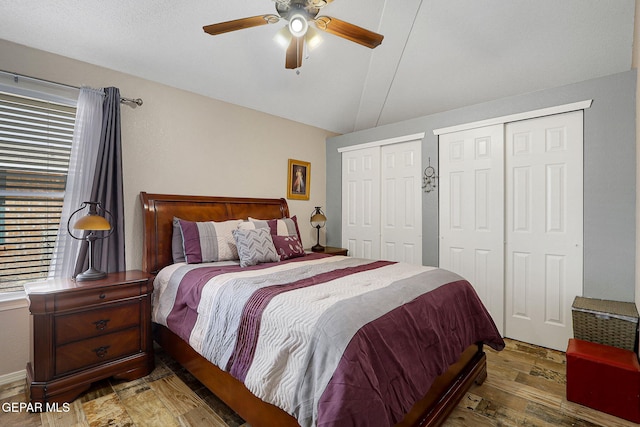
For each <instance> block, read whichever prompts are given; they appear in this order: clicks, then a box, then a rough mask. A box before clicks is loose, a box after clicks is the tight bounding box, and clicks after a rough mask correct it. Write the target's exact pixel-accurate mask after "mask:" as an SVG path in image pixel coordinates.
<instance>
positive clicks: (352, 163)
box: [342, 147, 380, 259]
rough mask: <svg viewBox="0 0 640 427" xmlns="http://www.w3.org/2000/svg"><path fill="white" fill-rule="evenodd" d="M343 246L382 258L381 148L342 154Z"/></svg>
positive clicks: (354, 253)
mask: <svg viewBox="0 0 640 427" xmlns="http://www.w3.org/2000/svg"><path fill="white" fill-rule="evenodd" d="M342 246H343V247H345V248H347V249H349V255H351V256H354V257H357V258H368V259H379V258H380V147H372V148H363V149H360V150H355V151H347V152H344V153H342Z"/></svg>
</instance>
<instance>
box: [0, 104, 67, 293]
mask: <svg viewBox="0 0 640 427" xmlns="http://www.w3.org/2000/svg"><path fill="white" fill-rule="evenodd" d="M75 113H76V108H75V107H72V106H68V105H63V104H57V103H54V102H48V101H42V100H37V99H32V98H26V97H21V96H16V95H12V94H8V93H5V92H0V292H7V291H17V290H21V289H22V285H23V284H24V283H25V282H27V281H31V280H34V279H39V278H43V277H46V276H47V274H48V270H49V264H50V262H51V255H52V253H53V249H54V245H55V239H56V235H57V231H58V227H59V226H60V213H61V212H62V202H63V199H64V190H65V185H66V180H67V173H68V170H69V157H70V154H71V144H72V140H73V128H74V124H75Z"/></svg>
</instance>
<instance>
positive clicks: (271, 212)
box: [140, 192, 487, 427]
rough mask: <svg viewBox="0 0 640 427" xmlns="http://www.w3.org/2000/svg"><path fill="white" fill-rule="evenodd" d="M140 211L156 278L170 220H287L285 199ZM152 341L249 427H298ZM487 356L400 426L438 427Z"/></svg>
mask: <svg viewBox="0 0 640 427" xmlns="http://www.w3.org/2000/svg"><path fill="white" fill-rule="evenodd" d="M140 198H141V202H142V205H143V211H144V212H143V218H144V244H143V251H144V252H143V260H142V269H143V270H144V271H145V272H147V273H150V274H153V275H155V274H157V273H158V271H159V270H160V269H162V268H163V267H165V266H167V265H169V264H171V263H172V262H173V261H172V251H171V240H172V232H173V225H172V224H173V218H174V217H179V218H182V219H186V220H190V221H205V220H214V221H224V220H228V219H238V218H242V219H246V218H248V217H249V216H251V217H254V218H283V217H287V216H289V208H288V206H287V202H286V200H285V199H259V198H237V197H205V196H185V195H167V194H149V193H145V192H142V193H140ZM154 326H155V333H154V338H155V340H156V341H157V342H158V344H159V345H160V346H161V347H162V348H163V349H164V350H165V351H166V352H167V353H168V354H169V355H170V356H171V357H173V358H174V359H175V360H176V361H177V362H179V363H180V364H181V365H182V366H184V367H185V368H186V369H187V370H188V371H189V372H191V374H193V375H194V376H195V377H196V378H197V379H198V380H199V381H200V382H201V383H202V384H204V385H205V386H206V387H207V388H209V389H210V390H211V391H212V392H213V393H214V394H215V395H216V396H218V397H219V398H220V399H221V400H222V401H224V402H225V403H226V404H227V405H228V406H229V407H230V408H232V409H233V410H234V411H235V412H237V413H238V415H240V416H241V417H242V418H244V419H245V420H246V421H247V422H248V423H249V424H251V425H252V426H253V427H261V426H265V427H268V426H278V427H285V426H298V423H297V421H296V419H295V418H293V417H292V416H291V415H289V414H287V413H286V412H284V411H283V410H282V409H280V408H278V407H276V406H274V405H271V404H269V403H266V402H264V401H262V400H260V399H258V398H257V397H256V396H254V395H253V394H251V392H249V390H248V389H247V388H246V387H245V386H244V385H243V384H242V383H241V382H239V381H238V380H236V379H235V378H234V377H232V376H231V375H230V374H228V373H226V372H224V371H222V370H221V369H219V368H218V367H216V366H215V365H213V364H212V363H210V362H209V361H207V360H206V359H205V358H203V357H202V356H200V355H199V354H198V353H196V352H195V350H193V349H192V348H191V347H190V346H189V345H188V344H187V343H186V342H184V341H183V340H182V339H180V338H179V337H178V336H177V335H175V334H174V333H172V332H171V331H169V330H168V329H167V328H165V327H164V326H161V325H154ZM486 375H487V374H486V356H485V354H484V351H483V348H482V344H481V343H479V344H477V345H472V346H470V347H469V348H467V350H466V351H465V352H464V353H463V354H462V355H461V356H460V359H459V360H458V361H457V362H456V363H454V364H453V365H451V367H450V368H449V370H448V371H447V372H445V373H444V374H443V375H441V376H440V377H438V378H437V379H436V381H435V382H434V384H433V385H432V387H431V389H430V390H429V392H428V394H427V395H426V396H425V397H424V398H423V399H422V400H420V401H419V402H417V403H416V404H415V405H414V407H413V408H412V410H411V411H410V412H409V413H408V414H406V416H405V418H404V420H403V421H402V422H401V423H399V424H398V426H437V425H440V424H441V423H442V422H443V421H444V420H445V419H446V418H447V416H448V415H449V414H450V413H451V411H452V410H453V408H454V407H455V406H456V405H457V403H458V402H459V401H460V399H461V398H462V397H463V396H464V394H465V393H466V391H467V390H468V389H469V387H471V385H472V384H473V383H474V382H475V383H477V384H481V383H482V382H483V381H484V379H485V378H486Z"/></svg>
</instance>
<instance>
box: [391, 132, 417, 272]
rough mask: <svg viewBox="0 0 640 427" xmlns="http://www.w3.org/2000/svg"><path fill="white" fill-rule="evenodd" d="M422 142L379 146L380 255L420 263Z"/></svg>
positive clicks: (395, 259)
mask: <svg viewBox="0 0 640 427" xmlns="http://www.w3.org/2000/svg"><path fill="white" fill-rule="evenodd" d="M421 145H422V141H420V140H416V141H409V142H403V143H399V144H391V145H385V146H383V147H382V149H381V156H382V165H381V178H382V185H381V188H382V194H381V215H382V216H381V225H382V229H381V232H382V237H381V238H382V253H381V258H382V259H386V260H389V261H401V262H407V263H410V264H418V265H420V264H422V204H421V203H420V201H421V198H422V186H421V181H420V177H421V175H422V170H421V169H422V165H421V150H422V148H421Z"/></svg>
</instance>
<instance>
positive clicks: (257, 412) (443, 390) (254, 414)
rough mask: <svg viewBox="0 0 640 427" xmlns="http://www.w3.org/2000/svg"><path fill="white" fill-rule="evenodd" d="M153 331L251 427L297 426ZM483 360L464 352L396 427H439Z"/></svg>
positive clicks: (481, 372) (178, 342)
mask: <svg viewBox="0 0 640 427" xmlns="http://www.w3.org/2000/svg"><path fill="white" fill-rule="evenodd" d="M154 327H155V332H154V337H155V340H156V342H157V343H158V344H159V345H160V346H161V347H162V348H163V349H164V351H165V352H166V353H167V354H169V355H170V356H171V357H172V358H174V359H175V360H176V361H177V362H178V363H180V364H181V365H182V366H184V367H185V368H186V369H187V370H188V371H189V372H190V373H191V374H192V375H193V376H194V377H196V378H197V379H198V380H199V381H200V382H201V383H202V384H204V385H205V386H206V387H207V388H208V389H209V390H211V392H212V393H214V394H215V395H216V396H218V398H220V400H222V401H223V402H224V403H226V404H227V405H228V406H229V407H230V408H231V409H233V410H234V411H235V412H236V413H237V414H238V415H240V416H241V417H242V418H243V419H244V420H245V421H247V422H248V423H249V424H251V426H252V427H274V426H277V427H297V426H298V422H297V421H296V419H295V418H293V417H292V416H291V415H289V414H287V413H286V412H284V411H283V410H282V409H280V408H278V407H277V406H274V405H272V404H270V403H266V402H264V401H262V400H260V399H259V398H257V397H256V396H255V395H253V394H252V393H251V392H250V391H249V390H248V389H247V388H246V387H245V386H244V384H242V383H241V382H240V381H238V380H236V379H235V378H233V377H232V376H231V375H229V374H228V373H226V372H224V371H223V370H221V369H220V368H218V367H217V366H215V365H214V364H212V363H210V362H209V361H208V360H206V359H205V358H204V357H202V356H201V355H200V354H198V353H197V352H196V351H195V350H194V349H193V348H191V347H190V346H189V345H188V344H187V343H186V342H184V341H183V340H182V339H181V338H180V337H178V336H177V335H175V334H174V333H173V332H171V331H170V330H169V329H167V328H165V327H164V326H161V325H154ZM486 360H487V359H486V355H485V354H484V351H483V350H482V344H478V345H475V344H474V345H472V346H470V347H469V348H467V349H466V350H465V352H464V353H463V354H462V355H461V356H460V359H459V360H458V361H457V362H456V363H454V364H453V365H451V366H450V367H449V370H448V371H447V372H445V373H444V374H442V375H441V376H439V377H438V378H436V380H435V382H434V384H433V385H432V387H431V389H430V390H429V392H428V393H427V395H426V396H425V397H424V398H423V399H422V400H420V401H419V402H417V403H416V404H415V405H414V407H413V408H412V409H411V411H410V412H409V413H408V414H407V415H406V417H405V418H404V420H402V422H400V423H398V424H397V425H398V426H402V427H409V426H413V427H418V426H420V427H425V426H429V427H434V426H439V425H440V424H442V423H443V422H444V420H445V419H446V418H447V416H449V414H450V413H451V411H453V409H454V408H455V406H456V405H457V404H458V402H459V401H460V399H462V397H463V396H464V395H465V393H466V391H467V390H468V389H469V387H471V385H472V384H473V382H474V381H476V382H478V383H482V381H484V379H485V377H486V375H487V373H486V372H487V371H486Z"/></svg>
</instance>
